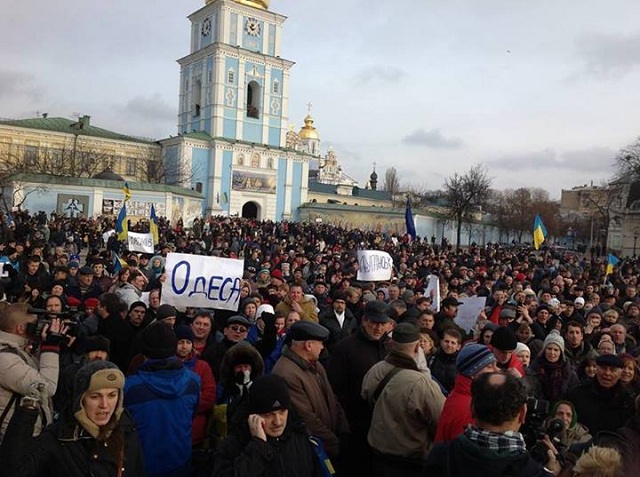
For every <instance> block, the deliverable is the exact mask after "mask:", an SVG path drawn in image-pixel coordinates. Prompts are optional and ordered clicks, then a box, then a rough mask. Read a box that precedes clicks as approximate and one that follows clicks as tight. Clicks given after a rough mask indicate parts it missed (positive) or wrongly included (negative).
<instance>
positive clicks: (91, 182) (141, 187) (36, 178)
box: [9, 174, 203, 199]
mask: <svg viewBox="0 0 640 477" xmlns="http://www.w3.org/2000/svg"><path fill="white" fill-rule="evenodd" d="M9 180H12V181H16V182H32V183H36V184H50V185H56V184H57V185H74V186H82V187H101V188H105V189H118V190H122V187H123V185H124V183H123V182H120V181H109V180H104V179H89V178H86V177H61V176H53V175H50V174H16V175H15V176H11V177H10V178H9ZM128 184H129V190H130V191H131V194H132V195H133V194H135V192H136V191H148V192H162V193H164V192H172V193H174V194H179V195H185V196H189V197H195V198H197V199H202V198H203V195H202V194H201V193H199V192H196V191H195V190H191V189H185V188H182V187H178V186H171V185H166V184H151V183H150V182H128Z"/></svg>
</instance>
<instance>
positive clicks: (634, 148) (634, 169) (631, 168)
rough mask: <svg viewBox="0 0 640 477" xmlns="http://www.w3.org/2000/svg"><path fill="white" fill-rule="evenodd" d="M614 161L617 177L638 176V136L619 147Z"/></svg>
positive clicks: (639, 164)
mask: <svg viewBox="0 0 640 477" xmlns="http://www.w3.org/2000/svg"><path fill="white" fill-rule="evenodd" d="M614 161H615V168H616V176H617V178H619V179H622V178H628V176H629V175H631V176H633V177H634V178H638V177H640V137H638V138H637V139H636V140H635V141H634V142H632V143H631V144H628V145H627V146H625V147H623V148H622V149H620V150H619V151H618V154H616V157H615V159H614Z"/></svg>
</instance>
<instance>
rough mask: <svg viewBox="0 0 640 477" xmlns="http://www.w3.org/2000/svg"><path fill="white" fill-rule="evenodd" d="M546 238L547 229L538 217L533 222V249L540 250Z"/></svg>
mask: <svg viewBox="0 0 640 477" xmlns="http://www.w3.org/2000/svg"><path fill="white" fill-rule="evenodd" d="M546 238H547V229H546V228H545V226H544V224H543V223H542V219H541V218H540V216H539V215H536V219H535V220H534V222H533V248H535V249H536V250H538V249H539V248H540V245H542V242H544V240H545V239H546Z"/></svg>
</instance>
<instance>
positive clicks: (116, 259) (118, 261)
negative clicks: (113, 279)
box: [111, 251, 129, 273]
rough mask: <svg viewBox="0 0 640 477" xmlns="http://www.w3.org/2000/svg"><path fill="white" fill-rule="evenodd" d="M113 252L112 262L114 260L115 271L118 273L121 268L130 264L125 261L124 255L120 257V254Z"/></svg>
mask: <svg viewBox="0 0 640 477" xmlns="http://www.w3.org/2000/svg"><path fill="white" fill-rule="evenodd" d="M111 254H112V262H113V271H114V272H115V273H118V272H119V271H120V270H122V269H123V268H126V267H128V266H129V265H128V264H127V262H125V261H124V259H122V257H120V255H118V254H117V253H115V252H113V251H112V252H111Z"/></svg>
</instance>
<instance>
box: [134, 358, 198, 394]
mask: <svg viewBox="0 0 640 477" xmlns="http://www.w3.org/2000/svg"><path fill="white" fill-rule="evenodd" d="M137 374H138V376H139V377H140V380H141V381H142V382H143V383H144V384H145V385H147V386H148V387H149V388H150V389H151V390H153V392H155V393H156V394H157V395H158V396H161V397H163V398H165V399H174V398H176V397H178V396H181V395H183V394H184V393H185V391H186V390H187V388H188V386H189V383H190V381H191V379H192V377H193V375H192V372H191V371H189V370H188V369H186V368H185V367H184V366H183V364H182V362H181V361H180V360H179V359H178V358H177V357H171V358H165V359H149V360H147V361H145V362H144V363H143V364H142V365H141V366H140V369H139V370H138V372H137Z"/></svg>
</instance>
